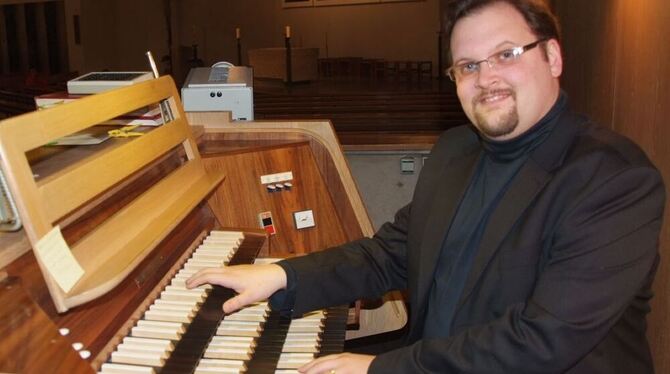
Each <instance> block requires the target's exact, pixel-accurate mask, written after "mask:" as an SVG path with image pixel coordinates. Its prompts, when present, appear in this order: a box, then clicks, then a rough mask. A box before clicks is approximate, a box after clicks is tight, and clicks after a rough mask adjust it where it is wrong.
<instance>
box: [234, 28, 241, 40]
mask: <svg viewBox="0 0 670 374" xmlns="http://www.w3.org/2000/svg"><path fill="white" fill-rule="evenodd" d="M235 38H237V39H239V38H240V28H239V27H236V28H235Z"/></svg>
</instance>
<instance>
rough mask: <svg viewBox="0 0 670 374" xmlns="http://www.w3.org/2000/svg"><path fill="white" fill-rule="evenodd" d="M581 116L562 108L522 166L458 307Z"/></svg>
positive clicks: (492, 221) (545, 180)
mask: <svg viewBox="0 0 670 374" xmlns="http://www.w3.org/2000/svg"><path fill="white" fill-rule="evenodd" d="M584 120H585V119H584V117H582V116H578V115H575V114H573V113H572V112H570V111H565V112H564V113H563V114H561V116H560V117H559V118H558V123H557V124H556V127H555V128H554V131H553V132H552V134H551V135H550V136H549V138H548V139H547V140H546V141H545V142H544V143H543V144H542V145H541V146H539V147H538V148H537V149H536V150H535V151H533V153H532V154H531V157H530V158H529V159H528V161H527V162H526V163H525V164H524V165H523V166H522V167H521V169H520V170H519V173H518V174H517V176H516V177H515V178H514V180H513V181H512V183H511V185H510V187H509V189H508V190H507V192H506V193H505V196H504V197H503V198H502V200H501V201H500V203H499V205H498V207H496V209H495V210H494V212H493V213H492V214H491V217H490V219H489V222H488V224H487V225H486V229H485V231H484V235H483V236H482V241H481V243H480V245H479V249H478V251H477V256H476V257H475V260H474V263H473V265H472V269H471V271H470V274H469V275H468V279H467V281H466V283H465V285H464V288H463V292H462V293H461V297H460V299H459V302H458V305H459V307H460V306H462V305H463V303H464V302H465V300H466V299H467V298H468V297H469V296H470V294H471V293H472V290H473V288H474V286H475V284H477V281H478V280H479V278H480V276H481V275H482V272H483V271H484V269H485V268H486V266H487V265H488V263H489V261H490V260H491V258H492V257H493V255H494V254H495V252H496V250H497V249H498V247H499V246H500V244H501V243H502V241H503V240H504V239H505V236H506V235H507V234H508V233H509V232H510V231H511V230H512V226H514V224H515V223H516V222H517V220H518V219H519V217H520V216H521V215H522V214H523V212H524V211H525V210H526V209H527V208H528V206H529V205H530V203H531V202H532V201H533V200H534V199H535V196H536V195H537V194H538V193H539V192H540V191H541V190H542V188H543V187H544V186H545V185H546V184H547V183H548V182H549V180H550V179H551V172H552V171H553V170H554V169H555V168H557V167H558V166H560V164H561V163H562V162H563V161H562V160H563V158H564V156H565V153H566V152H567V150H568V147H569V146H570V144H571V143H572V139H574V136H575V134H576V132H577V131H579V126H580V125H581V124H582V123H583V122H584Z"/></svg>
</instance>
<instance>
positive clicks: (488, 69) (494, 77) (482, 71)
mask: <svg viewBox="0 0 670 374" xmlns="http://www.w3.org/2000/svg"><path fill="white" fill-rule="evenodd" d="M498 80H499V77H498V73H497V71H496V69H495V67H494V66H493V64H492V63H491V62H490V61H489V60H484V61H482V62H480V63H479V70H478V71H477V76H476V84H477V86H478V87H491V86H493V85H495V84H496V83H498Z"/></svg>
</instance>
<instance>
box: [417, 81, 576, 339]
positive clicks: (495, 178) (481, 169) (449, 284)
mask: <svg viewBox="0 0 670 374" xmlns="http://www.w3.org/2000/svg"><path fill="white" fill-rule="evenodd" d="M566 102H567V99H566V97H565V94H564V93H563V92H561V94H560V96H559V98H558V100H557V101H556V103H555V104H554V106H553V107H552V108H551V109H550V110H549V112H548V113H547V114H546V115H545V116H544V117H543V118H542V119H541V120H540V121H539V122H538V123H537V124H535V125H534V126H533V127H531V128H530V129H529V130H528V131H526V132H525V133H523V134H521V135H520V136H518V137H516V138H514V139H511V140H506V141H493V140H490V139H487V138H484V137H480V144H481V147H482V151H483V152H482V154H481V155H480V157H479V161H478V163H477V166H476V169H475V172H474V174H473V176H472V179H471V180H470V184H469V186H468V188H467V189H466V191H465V194H464V195H463V199H462V200H461V202H460V204H459V206H458V209H457V211H456V214H455V215H454V218H453V220H452V221H451V225H450V226H449V230H448V231H447V235H446V236H445V238H444V241H443V242H442V250H441V252H440V257H439V260H438V261H439V263H438V264H437V267H436V270H435V276H434V278H433V286H432V288H431V291H430V292H431V294H430V299H429V303H428V310H427V312H426V323H425V326H424V330H423V337H424V338H436V337H447V336H450V335H451V334H452V331H451V328H452V326H451V323H452V320H453V317H454V313H455V311H456V306H457V304H458V300H459V298H460V297H461V293H462V291H463V286H464V284H465V282H466V280H467V277H468V274H469V273H470V269H471V267H472V262H473V260H474V259H475V257H476V255H477V248H478V247H479V243H480V242H481V239H482V235H483V234H484V229H485V228H486V226H487V222H488V220H489V217H490V216H491V213H492V212H493V211H494V210H495V208H496V206H497V205H498V203H499V202H500V199H501V198H502V197H503V196H504V194H505V192H506V191H507V188H508V186H509V185H510V182H511V181H512V180H513V179H514V176H515V175H516V174H517V172H518V171H519V169H521V166H523V164H524V163H525V162H526V161H527V160H528V157H529V156H530V153H531V152H532V150H533V149H535V148H536V147H538V146H539V145H540V144H542V142H544V140H545V139H546V138H547V136H548V135H549V134H550V133H551V131H552V129H553V128H554V126H555V125H556V122H557V121H556V119H557V118H558V116H559V114H560V113H561V112H563V111H564V110H565V107H566Z"/></svg>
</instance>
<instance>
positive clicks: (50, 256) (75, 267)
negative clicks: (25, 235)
mask: <svg viewBox="0 0 670 374" xmlns="http://www.w3.org/2000/svg"><path fill="white" fill-rule="evenodd" d="M36 247H37V248H36V251H37V252H38V255H39V257H40V259H41V260H42V263H43V265H44V266H45V267H46V268H47V271H48V272H49V274H50V275H51V277H52V278H53V279H54V280H55V281H56V283H58V285H59V286H60V288H62V289H63V291H65V292H69V291H70V290H71V289H72V287H74V285H75V283H77V281H78V280H79V279H81V277H82V276H83V275H84V269H82V267H81V265H79V263H78V262H77V259H76V258H74V256H73V255H72V251H70V247H68V245H67V243H66V242H65V239H63V234H61V232H60V227H59V226H56V227H54V228H53V230H51V231H49V233H48V234H46V235H44V237H42V239H40V240H39V241H38V242H37V246H36Z"/></svg>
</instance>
